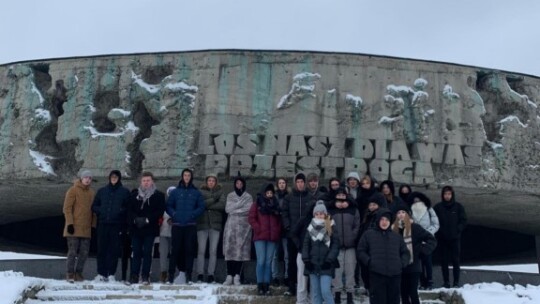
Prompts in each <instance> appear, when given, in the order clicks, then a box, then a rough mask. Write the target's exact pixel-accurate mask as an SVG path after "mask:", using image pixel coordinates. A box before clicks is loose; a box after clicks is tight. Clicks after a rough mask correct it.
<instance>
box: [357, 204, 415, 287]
mask: <svg viewBox="0 0 540 304" xmlns="http://www.w3.org/2000/svg"><path fill="white" fill-rule="evenodd" d="M381 214H382V212H379V213H378V216H377V223H378V222H379V219H380V215H381ZM357 256H358V258H359V259H360V262H361V263H362V264H364V265H365V266H367V267H368V269H369V271H372V272H374V273H377V274H380V275H384V276H396V275H399V274H401V272H402V270H403V268H404V267H405V266H407V264H409V259H410V254H409V250H407V246H406V245H405V242H404V241H403V237H401V236H400V235H399V234H397V233H395V232H393V231H392V230H391V228H390V227H388V229H386V230H382V229H381V228H380V227H379V225H377V228H375V229H370V230H368V231H366V233H364V235H362V237H361V238H360V242H358V250H357Z"/></svg>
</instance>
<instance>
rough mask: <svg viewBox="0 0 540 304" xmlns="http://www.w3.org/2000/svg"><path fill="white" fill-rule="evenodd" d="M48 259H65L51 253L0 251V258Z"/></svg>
mask: <svg viewBox="0 0 540 304" xmlns="http://www.w3.org/2000/svg"><path fill="white" fill-rule="evenodd" d="M49 259H50V260H52V259H65V257H61V256H53V255H41V254H28V253H17V252H10V251H0V260H49ZM0 294H1V293H0Z"/></svg>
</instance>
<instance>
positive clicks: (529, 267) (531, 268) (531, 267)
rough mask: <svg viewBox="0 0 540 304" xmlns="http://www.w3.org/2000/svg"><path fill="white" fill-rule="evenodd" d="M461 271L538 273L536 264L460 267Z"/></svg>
mask: <svg viewBox="0 0 540 304" xmlns="http://www.w3.org/2000/svg"><path fill="white" fill-rule="evenodd" d="M461 269H471V270H491V271H510V272H524V273H538V264H514V265H484V266H461Z"/></svg>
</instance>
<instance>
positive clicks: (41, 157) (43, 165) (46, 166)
mask: <svg viewBox="0 0 540 304" xmlns="http://www.w3.org/2000/svg"><path fill="white" fill-rule="evenodd" d="M28 153H29V154H30V157H32V161H33V162H34V164H35V165H36V167H38V169H39V171H41V172H43V173H46V174H47V175H54V176H56V173H55V172H54V170H53V168H52V165H51V163H50V162H49V161H48V159H54V157H52V156H49V155H45V154H42V153H40V152H38V151H34V150H31V149H28Z"/></svg>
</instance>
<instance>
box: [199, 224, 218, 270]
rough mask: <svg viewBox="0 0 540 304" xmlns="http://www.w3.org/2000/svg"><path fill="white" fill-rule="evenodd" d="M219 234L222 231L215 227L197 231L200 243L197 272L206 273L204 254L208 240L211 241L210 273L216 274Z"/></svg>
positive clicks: (209, 253) (209, 251)
mask: <svg viewBox="0 0 540 304" xmlns="http://www.w3.org/2000/svg"><path fill="white" fill-rule="evenodd" d="M219 234H220V232H219V231H218V230H215V229H205V230H199V231H197V243H198V248H199V250H198V253H197V273H198V274H204V261H205V258H204V254H205V253H206V244H207V241H210V248H208V257H209V259H208V274H209V275H214V272H215V271H216V261H217V246H218V243H219Z"/></svg>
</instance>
